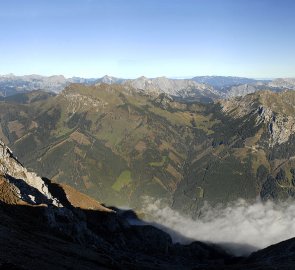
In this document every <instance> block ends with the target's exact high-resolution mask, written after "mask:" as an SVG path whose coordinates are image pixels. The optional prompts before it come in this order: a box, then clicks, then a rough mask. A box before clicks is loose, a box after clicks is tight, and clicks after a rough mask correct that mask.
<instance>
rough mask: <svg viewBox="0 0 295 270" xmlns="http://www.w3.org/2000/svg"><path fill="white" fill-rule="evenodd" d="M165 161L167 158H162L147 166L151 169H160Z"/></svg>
mask: <svg viewBox="0 0 295 270" xmlns="http://www.w3.org/2000/svg"><path fill="white" fill-rule="evenodd" d="M166 160H167V156H162V160H161V161H155V162H150V163H149V165H150V166H152V167H162V166H163V165H164V164H165V162H166Z"/></svg>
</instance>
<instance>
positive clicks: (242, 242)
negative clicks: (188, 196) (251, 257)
mask: <svg viewBox="0 0 295 270" xmlns="http://www.w3.org/2000/svg"><path fill="white" fill-rule="evenodd" d="M143 211H144V212H145V213H146V214H148V215H151V217H152V221H154V222H155V223H157V224H160V226H159V227H160V228H162V227H161V225H162V226H164V227H167V228H168V230H167V231H168V232H169V233H170V234H171V236H172V239H173V241H174V242H180V243H188V242H190V240H188V239H187V238H189V239H193V240H198V241H203V242H212V243H217V244H222V245H223V246H224V247H225V248H226V249H227V250H228V251H231V252H232V253H234V254H235V255H247V254H249V253H251V252H253V251H256V250H258V249H261V248H264V247H267V246H269V245H272V244H275V243H278V242H280V241H283V240H286V239H289V238H292V237H294V236H295V203H294V202H293V203H292V202H284V203H273V202H270V201H269V202H266V203H262V202H256V203H254V204H250V203H247V202H245V201H244V200H239V201H237V202H235V203H231V204H229V205H227V206H226V207H221V206H220V207H215V208H213V207H210V206H205V207H204V208H203V209H202V216H201V217H199V218H198V219H196V220H193V219H192V218H190V217H188V216H185V215H182V214H180V213H179V212H177V211H175V210H172V209H171V208H169V207H167V206H164V207H162V206H161V202H160V201H153V200H151V199H150V198H148V199H146V203H145V204H144V208H143ZM154 225H155V224H154ZM156 226H158V225H156ZM162 229H163V228H162ZM169 229H170V230H173V231H175V233H171V231H169ZM180 235H182V237H181V236H180Z"/></svg>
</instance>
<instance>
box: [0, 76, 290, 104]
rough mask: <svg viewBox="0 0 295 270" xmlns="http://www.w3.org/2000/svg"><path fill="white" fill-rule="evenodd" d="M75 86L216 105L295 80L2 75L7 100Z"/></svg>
mask: <svg viewBox="0 0 295 270" xmlns="http://www.w3.org/2000/svg"><path fill="white" fill-rule="evenodd" d="M71 83H82V84H86V85H95V84H100V83H106V84H122V85H125V86H129V87H133V88H135V89H137V90H140V91H146V92H149V93H151V92H153V93H158V94H159V93H166V94H169V95H171V96H174V97H177V98H181V99H185V100H187V101H189V100H195V101H201V102H212V100H216V99H220V98H229V97H236V96H244V95H246V94H249V93H253V92H256V91H259V90H270V91H274V92H278V91H282V90H286V89H289V90H290V89H291V90H294V89H295V81H294V79H292V78H286V79H275V80H255V79H249V78H242V77H225V76H198V77H193V78H191V79H169V78H166V77H158V78H146V77H144V76H142V77H139V78H137V79H122V78H116V77H112V76H108V75H106V76H104V77H102V78H90V79H86V78H80V77H72V78H65V77H64V76H62V75H55V76H50V77H46V76H40V75H25V76H15V75H13V74H8V75H3V76H0V95H1V96H3V97H6V96H10V95H13V94H15V93H24V92H28V91H33V90H44V91H50V92H54V93H59V92H61V91H62V90H63V89H64V88H65V87H66V86H68V85H70V84H71Z"/></svg>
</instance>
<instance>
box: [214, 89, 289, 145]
mask: <svg viewBox="0 0 295 270" xmlns="http://www.w3.org/2000/svg"><path fill="white" fill-rule="evenodd" d="M293 101H294V94H293V93H292V92H282V93H278V94H275V93H272V92H270V91H261V92H259V93H254V94H251V95H247V96H245V97H244V98H234V99H227V100H222V101H219V104H220V105H221V107H222V111H223V112H225V113H226V114H228V115H230V116H231V117H233V118H242V117H245V116H247V115H253V116H254V117H255V118H256V125H260V124H264V125H266V127H267V131H268V135H269V146H270V147H273V146H275V145H276V144H282V143H285V142H287V141H288V140H289V138H290V136H291V135H293V134H295V116H294V112H295V107H294V103H293Z"/></svg>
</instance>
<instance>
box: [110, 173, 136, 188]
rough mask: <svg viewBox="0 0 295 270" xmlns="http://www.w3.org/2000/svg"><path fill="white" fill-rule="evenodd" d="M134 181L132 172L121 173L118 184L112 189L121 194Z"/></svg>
mask: <svg viewBox="0 0 295 270" xmlns="http://www.w3.org/2000/svg"><path fill="white" fill-rule="evenodd" d="M131 181H132V178H131V172H130V171H129V170H125V171H123V172H121V174H120V175H119V177H118V178H117V180H116V182H115V183H114V184H113V185H112V189H114V190H115V191H117V192H119V191H120V190H121V189H122V188H123V187H125V186H127V185H128V184H129V183H130V182H131Z"/></svg>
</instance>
